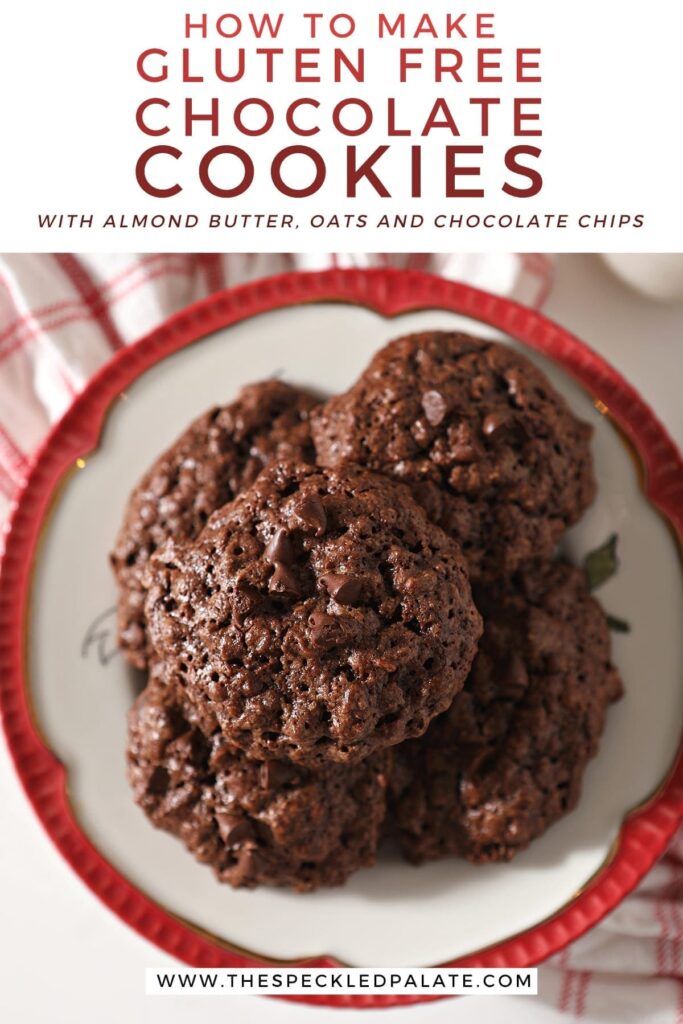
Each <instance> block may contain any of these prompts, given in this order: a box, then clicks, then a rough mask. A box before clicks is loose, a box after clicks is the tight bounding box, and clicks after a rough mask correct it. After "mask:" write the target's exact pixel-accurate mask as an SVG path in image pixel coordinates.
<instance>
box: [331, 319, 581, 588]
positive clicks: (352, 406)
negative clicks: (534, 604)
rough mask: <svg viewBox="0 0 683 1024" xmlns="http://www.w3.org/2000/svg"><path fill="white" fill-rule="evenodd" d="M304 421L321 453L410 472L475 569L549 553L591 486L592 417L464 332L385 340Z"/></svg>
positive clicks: (399, 473) (504, 570) (512, 565)
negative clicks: (349, 382)
mask: <svg viewBox="0 0 683 1024" xmlns="http://www.w3.org/2000/svg"><path fill="white" fill-rule="evenodd" d="M312 432H313V439H314V441H315V444H316V449H317V453H318V461H319V462H320V463H321V464H323V465H327V466H339V465H344V464H346V463H348V462H355V463H358V464H360V465H363V466H367V467H368V468H370V469H374V470H376V471H378V472H382V473H386V474H388V475H391V476H392V477H394V478H397V479H399V480H402V481H404V482H405V483H407V484H409V486H410V487H411V489H412V492H413V495H414V497H415V498H416V499H417V501H419V502H420V504H421V505H423V507H424V508H425V509H426V510H427V512H428V514H429V515H430V517H431V518H432V519H433V520H434V521H435V522H437V523H439V524H440V525H441V526H442V527H443V528H444V529H445V530H446V531H447V532H448V533H450V534H451V535H452V536H453V537H455V538H456V540H457V541H458V542H459V543H460V545H461V546H462V548H463V550H464V552H465V555H466V557H467V559H468V563H469V566H470V572H471V574H472V577H473V578H475V577H481V576H487V575H491V576H492V577H494V578H495V577H498V576H500V575H501V574H510V573H512V572H513V571H514V570H515V569H517V568H518V567H520V566H522V565H524V564H525V563H527V562H529V561H530V560H532V559H536V558H544V557H547V556H550V554H551V553H552V551H553V548H554V546H555V543H556V541H557V540H558V538H559V536H560V534H561V533H562V532H563V530H564V529H565V528H566V527H567V526H569V525H570V524H572V523H575V522H576V521H577V519H578V518H579V517H580V515H581V513H582V512H583V511H584V509H585V508H586V507H587V506H588V505H589V504H590V502H591V501H592V499H593V495H594V490H595V485H594V481H593V471H592V459H591V452H590V446H589V439H590V436H591V433H592V431H591V428H590V427H589V426H588V425H587V424H585V423H582V422H581V421H579V420H578V419H576V417H575V416H574V415H573V413H572V412H571V410H570V409H569V407H568V406H567V404H566V403H565V401H564V399H563V398H562V397H561V396H560V395H559V394H558V393H557V392H556V391H555V389H554V388H553V387H552V385H551V384H550V382H549V381H548V380H547V379H546V377H545V376H544V374H543V373H541V371H540V370H539V369H537V368H536V367H535V366H534V365H533V364H532V363H531V362H530V361H529V360H528V359H526V358H525V357H524V356H523V355H521V354H520V353H519V352H517V351H515V350H514V349H512V348H510V347H509V346H507V345H501V344H497V343H495V342H492V341H485V340H482V339H479V338H472V337H469V336H468V335H466V334H455V333H448V332H439V331H436V332H431V333H425V334H413V335H409V336H408V337H404V338H399V339H397V340H396V341H392V342H391V343H390V344H389V345H387V346H386V347H385V348H383V349H382V350H381V351H380V352H378V353H377V355H376V356H375V357H374V359H373V360H372V362H371V363H370V365H369V366H368V368H367V369H366V370H365V372H364V373H363V374H362V375H361V377H360V378H359V379H358V381H357V382H356V384H354V386H353V387H352V388H351V389H350V390H349V391H347V392H346V393H345V394H343V395H339V396H337V397H335V398H332V399H331V400H330V401H329V402H327V403H326V404H325V405H324V406H321V407H320V408H319V410H318V411H317V412H316V413H314V414H313V416H312Z"/></svg>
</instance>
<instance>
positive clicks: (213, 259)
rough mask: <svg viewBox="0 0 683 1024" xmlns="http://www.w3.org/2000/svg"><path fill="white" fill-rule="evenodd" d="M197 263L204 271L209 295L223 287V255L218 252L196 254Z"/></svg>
mask: <svg viewBox="0 0 683 1024" xmlns="http://www.w3.org/2000/svg"><path fill="white" fill-rule="evenodd" d="M197 263H198V264H199V266H200V267H201V269H202V270H203V272H204V277H205V279H206V288H207V291H208V293H209V295H212V294H213V293H214V292H219V291H221V290H222V289H223V288H225V270H224V267H223V256H222V254H221V253H219V252H203V253H198V254H197Z"/></svg>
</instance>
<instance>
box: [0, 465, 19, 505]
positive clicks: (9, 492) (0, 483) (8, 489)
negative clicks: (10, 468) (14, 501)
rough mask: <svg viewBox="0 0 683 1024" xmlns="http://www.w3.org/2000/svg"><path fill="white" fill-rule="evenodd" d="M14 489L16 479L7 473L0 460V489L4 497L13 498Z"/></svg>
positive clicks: (15, 487)
mask: <svg viewBox="0 0 683 1024" xmlns="http://www.w3.org/2000/svg"><path fill="white" fill-rule="evenodd" d="M16 490H17V482H16V480H14V479H13V478H12V477H11V476H10V475H9V473H8V472H7V470H6V469H5V467H4V466H3V464H2V462H0V491H1V492H2V493H3V494H4V495H5V497H6V498H13V497H14V495H15V494H16Z"/></svg>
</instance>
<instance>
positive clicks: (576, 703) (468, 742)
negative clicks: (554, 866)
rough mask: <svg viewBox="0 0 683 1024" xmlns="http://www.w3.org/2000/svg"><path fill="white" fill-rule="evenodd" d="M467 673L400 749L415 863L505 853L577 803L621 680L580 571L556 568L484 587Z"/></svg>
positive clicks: (399, 806) (403, 835) (398, 818)
mask: <svg viewBox="0 0 683 1024" xmlns="http://www.w3.org/2000/svg"><path fill="white" fill-rule="evenodd" d="M476 599H477V602H478V606H479V607H480V608H481V610H482V612H483V615H484V635H483V637H482V640H481V644H480V649H479V654H478V655H477V658H476V660H475V662H474V666H473V669H472V674H471V676H470V678H469V679H468V681H467V683H466V684H465V689H464V690H463V692H462V693H461V694H460V695H459V696H458V697H456V699H455V701H454V702H453V705H452V706H451V708H450V709H449V710H448V711H447V712H446V714H444V715H441V716H440V717H439V718H437V719H436V720H435V721H434V722H433V723H432V725H431V726H430V728H429V730H428V731H427V733H426V735H425V736H424V737H422V739H420V740H413V741H410V742H408V743H406V744H403V745H402V746H400V747H397V748H396V749H395V751H394V760H395V764H396V768H395V770H394V772H393V775H392V786H391V788H392V794H393V801H392V818H393V823H394V826H395V829H396V831H397V835H398V838H399V842H400V843H401V845H402V847H403V850H404V851H405V853H406V856H407V857H408V859H409V860H411V861H413V862H415V863H421V862H423V861H427V860H433V859H435V858H437V857H443V856H445V855H449V854H451V855H456V856H462V857H466V858H468V859H469V860H472V861H478V862H484V861H499V860H508V859H510V858H511V857H512V856H513V855H514V854H515V853H517V852H518V851H519V850H521V849H523V848H524V847H525V846H527V845H528V844H529V843H530V842H531V840H532V839H534V838H536V837H537V836H540V835H541V833H542V832H544V831H545V829H546V828H547V827H548V826H549V825H550V824H552V822H554V821H556V820H557V819H558V818H560V817H561V816H562V815H563V814H566V813H567V811H569V810H571V809H572V808H573V807H574V805H575V804H576V802H577V800H578V798H579V794H580V788H581V780H582V777H583V773H584V769H585V767H586V764H587V762H588V760H589V758H591V757H592V756H593V755H594V754H595V752H596V750H597V746H598V739H599V736H600V734H601V732H602V728H603V724H604V720H605V713H606V710H607V707H608V705H609V703H610V701H613V700H615V699H616V698H617V697H618V696H619V695H620V693H621V682H620V679H619V676H618V674H617V672H616V670H615V669H614V668H613V667H612V665H611V663H610V638H609V630H608V626H607V621H606V618H605V615H604V613H603V611H602V609H601V608H600V606H599V605H598V604H597V603H596V602H595V601H594V600H593V599H592V598H591V597H590V596H589V595H588V593H587V591H586V588H585V583H584V579H583V574H582V573H581V572H579V571H578V570H576V569H572V568H570V567H569V566H567V565H565V564H563V563H549V564H547V565H545V566H544V567H543V568H540V569H535V570H533V571H530V572H529V573H527V574H526V575H524V576H522V577H521V578H519V579H517V580H516V581H515V583H514V584H510V585H509V586H508V588H507V590H506V591H505V592H503V593H502V594H500V595H499V596H498V597H497V598H496V597H494V596H493V595H492V594H488V595H487V594H477V595H476Z"/></svg>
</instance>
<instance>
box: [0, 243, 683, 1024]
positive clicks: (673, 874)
mask: <svg viewBox="0 0 683 1024" xmlns="http://www.w3.org/2000/svg"><path fill="white" fill-rule="evenodd" d="M330 265H338V266H377V265H380V266H383V265H397V266H404V267H411V268H419V269H424V270H431V271H434V272H436V273H440V274H442V275H443V276H445V277H451V278H458V279H460V280H465V281H467V282H468V283H471V284H475V285H479V286H481V287H483V288H487V289H489V290H490V291H495V292H498V293H501V294H505V295H513V296H514V297H515V298H518V299H520V300H521V301H523V302H527V303H528V304H532V305H541V304H542V302H543V300H544V298H545V296H546V295H547V292H548V288H549V287H550V285H551V281H552V264H551V262H550V261H549V260H548V258H547V257H544V256H536V255H531V256H515V255H510V254H502V255H495V254H487V255H485V256H477V255H471V254H453V255H441V256H429V255H424V254H401V255H384V256H383V255H379V254H375V255H367V254H363V255H361V254H334V255H333V254H327V255H324V254H323V255H321V254H316V255H290V254H279V255H261V254H239V253H237V254H229V255H221V254H207V255H196V254H195V255H187V254H186V255H176V254H169V253H156V254H148V255H144V256H132V255H87V256H86V255H82V256H76V255H73V254H56V255H5V256H0V522H2V521H3V520H4V518H5V517H6V513H7V511H8V509H9V507H10V505H11V501H12V499H13V497H14V496H15V495H16V493H17V491H18V489H19V488H20V486H21V483H22V480H23V479H24V478H25V476H26V473H27V471H28V469H29V467H30V465H31V459H32V456H33V454H34V453H35V451H36V449H37V447H38V446H39V445H40V443H41V441H42V440H43V439H44V437H45V435H46V433H47V431H48V430H49V429H50V426H51V425H52V424H53V423H54V422H55V421H56V420H57V419H59V417H60V416H61V415H62V414H63V413H64V412H65V410H66V409H68V407H69V405H70V403H71V402H72V400H73V398H74V396H75V395H76V394H77V393H78V392H79V391H80V390H81V389H82V388H83V387H84V386H85V384H86V382H87V380H88V378H89V377H90V376H91V375H92V374H93V373H94V372H95V370H97V369H98V368H99V367H100V366H101V365H102V364H103V363H104V362H106V360H107V359H109V358H110V357H111V355H112V354H113V353H114V352H116V351H117V350H118V349H119V348H121V347H122V346H123V345H129V344H134V343H135V341H137V340H138V339H139V338H141V337H142V336H144V335H145V334H147V333H148V332H149V331H150V330H152V329H153V328H154V327H156V326H157V325H158V324H160V323H161V322H162V321H163V320H164V319H166V317H168V316H169V315H170V314H171V313H174V312H176V311H178V310H180V309H182V308H183V307H184V306H187V305H188V304H189V303H191V302H194V301H195V300H196V299H199V298H201V297H202V296H204V295H207V294H210V293H212V292H214V291H218V290H220V289H221V288H224V287H227V286H229V285H234V284H239V283H241V282H243V281H245V280H249V279H252V278H255V277H261V276H264V275H266V274H272V273H279V272H282V271H284V270H289V269H296V268H298V269H307V270H313V269H319V268H322V267H325V266H330ZM540 1002H541V1004H542V1005H543V1006H544V1007H545V1008H546V1010H547V1017H548V1019H552V1018H553V1017H558V1018H559V1017H563V1018H565V1019H566V1017H567V1016H569V1017H576V1018H579V1017H580V1018H584V1019H585V1020H587V1021H596V1022H597V1021H615V1022H616V1021H618V1022H626V1021H638V1022H642V1021H647V1022H648V1024H649V1022H652V1024H660V1022H661V1024H665V1022H666V1024H674V1022H678V1024H683V835H682V834H679V835H678V836H677V837H676V839H675V840H674V842H673V843H672V845H671V847H670V849H669V852H668V854H667V855H666V857H664V858H663V860H662V861H661V862H660V863H659V864H658V865H657V867H656V868H655V869H654V870H653V871H652V872H651V873H650V875H649V876H648V877H647V879H646V880H645V881H644V882H643V884H642V885H641V886H640V888H639V889H638V890H637V892H635V893H634V894H633V895H632V896H631V897H630V898H628V899H627V900H625V901H624V902H623V903H622V904H621V906H620V907H619V908H618V909H617V910H616V911H614V913H612V914H611V915H610V916H609V917H608V918H607V919H606V920H605V921H604V922H603V923H602V924H601V925H600V926H598V927H597V928H595V929H593V930H592V931H591V932H590V933H589V934H588V935H586V936H585V937H584V938H583V939H581V940H580V941H578V942H576V943H574V944H573V945H572V946H571V947H570V948H569V949H567V950H565V951H564V952H563V953H561V954H560V955H559V956H557V957H555V958H553V960H551V961H550V962H549V963H548V964H547V965H545V966H544V967H543V968H542V969H541V972H540ZM505 1003H506V1008H505V1012H504V1017H505V1019H506V1021H508V1022H511V1024H514V1022H515V1021H516V1020H519V1021H522V1020H525V1019H527V1018H528V1012H529V1009H530V1008H529V1007H528V1005H527V1006H526V1008H525V1004H526V1000H525V999H520V998H519V997H515V998H514V999H512V998H510V999H506V1000H505ZM535 1006H536V1007H538V1006H539V1003H538V1002H537V1003H536V1004H535Z"/></svg>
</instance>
